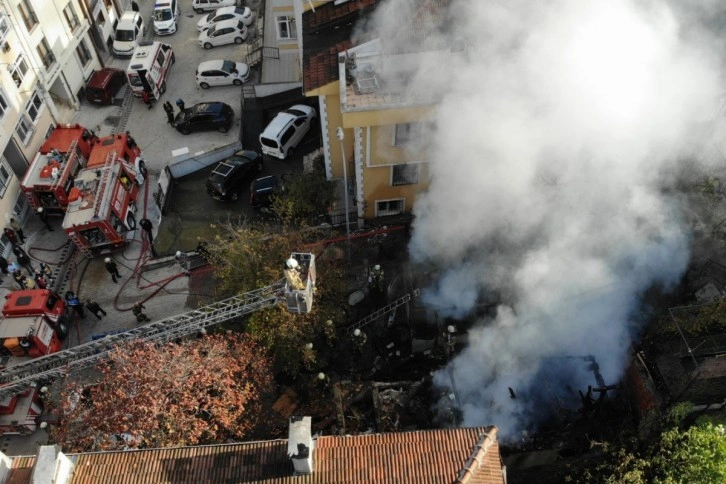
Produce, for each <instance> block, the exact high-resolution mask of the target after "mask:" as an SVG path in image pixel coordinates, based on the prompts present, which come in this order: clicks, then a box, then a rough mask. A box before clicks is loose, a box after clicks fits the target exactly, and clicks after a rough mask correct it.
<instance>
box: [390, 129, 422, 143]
mask: <svg viewBox="0 0 726 484" xmlns="http://www.w3.org/2000/svg"><path fill="white" fill-rule="evenodd" d="M420 136H421V124H420V123H404V124H397V125H396V128H395V130H394V132H393V146H403V145H405V144H406V143H410V142H411V141H413V140H415V139H416V138H419V137H420Z"/></svg>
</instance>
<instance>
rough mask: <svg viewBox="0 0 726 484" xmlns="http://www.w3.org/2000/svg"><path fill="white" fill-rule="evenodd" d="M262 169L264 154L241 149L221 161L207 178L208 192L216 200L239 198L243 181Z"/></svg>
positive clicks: (225, 200) (224, 200)
mask: <svg viewBox="0 0 726 484" xmlns="http://www.w3.org/2000/svg"><path fill="white" fill-rule="evenodd" d="M261 171H262V156H260V155H259V154H258V153H255V152H254V151H246V150H240V151H238V152H236V153H235V154H234V155H232V156H230V157H229V158H227V159H226V160H224V161H222V162H220V163H219V164H218V165H217V166H216V167H215V168H214V170H213V171H212V173H211V174H210V175H209V178H208V179H207V193H208V194H209V195H210V196H211V197H212V198H214V199H215V200H220V201H223V202H227V201H230V200H237V198H238V197H239V192H240V191H241V190H242V187H243V182H245V181H247V180H249V179H250V178H252V176H254V175H255V174H257V173H259V172H261Z"/></svg>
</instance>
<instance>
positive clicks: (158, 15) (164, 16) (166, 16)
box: [154, 9, 172, 22]
mask: <svg viewBox="0 0 726 484" xmlns="http://www.w3.org/2000/svg"><path fill="white" fill-rule="evenodd" d="M171 17H172V15H171V10H170V9H166V10H154V20H156V21H157V22H163V21H165V20H171Z"/></svg>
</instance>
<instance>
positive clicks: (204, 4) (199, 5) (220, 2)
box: [192, 0, 237, 13]
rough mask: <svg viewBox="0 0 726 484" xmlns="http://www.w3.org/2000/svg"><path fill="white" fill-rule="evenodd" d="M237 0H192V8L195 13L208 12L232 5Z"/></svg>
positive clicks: (235, 3)
mask: <svg viewBox="0 0 726 484" xmlns="http://www.w3.org/2000/svg"><path fill="white" fill-rule="evenodd" d="M235 5H237V0H192V9H194V11H195V12H197V13H204V12H209V11H210V10H216V9H218V8H222V7H233V6H235Z"/></svg>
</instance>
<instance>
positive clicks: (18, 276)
mask: <svg viewBox="0 0 726 484" xmlns="http://www.w3.org/2000/svg"><path fill="white" fill-rule="evenodd" d="M13 279H15V282H17V283H18V286H20V289H25V288H26V287H28V286H27V284H26V283H25V274H23V271H21V270H20V269H15V270H14V271H13Z"/></svg>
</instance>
